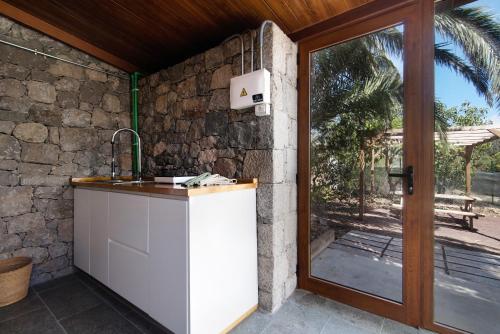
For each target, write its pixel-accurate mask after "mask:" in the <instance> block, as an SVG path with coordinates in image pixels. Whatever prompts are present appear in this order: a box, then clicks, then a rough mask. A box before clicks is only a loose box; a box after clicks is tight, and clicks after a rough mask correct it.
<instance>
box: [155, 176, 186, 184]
mask: <svg viewBox="0 0 500 334" xmlns="http://www.w3.org/2000/svg"><path fill="white" fill-rule="evenodd" d="M194 177H195V176H155V182H158V183H170V184H181V183H184V182H186V181H189V180H191V179H192V178H194Z"/></svg>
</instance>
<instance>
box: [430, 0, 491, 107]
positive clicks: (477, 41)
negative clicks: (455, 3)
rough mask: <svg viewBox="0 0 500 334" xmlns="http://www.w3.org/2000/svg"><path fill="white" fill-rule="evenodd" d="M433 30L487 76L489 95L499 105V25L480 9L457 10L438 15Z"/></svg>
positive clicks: (458, 8)
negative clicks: (453, 45) (454, 45)
mask: <svg viewBox="0 0 500 334" xmlns="http://www.w3.org/2000/svg"><path fill="white" fill-rule="evenodd" d="M435 28H436V31H437V32H438V33H439V34H440V35H441V36H442V37H443V38H445V39H448V40H450V41H452V42H453V43H454V44H456V45H457V46H459V47H460V49H461V50H462V51H463V53H464V55H465V58H466V60H467V62H468V63H469V64H470V65H471V66H472V67H474V71H475V72H476V73H480V72H482V73H484V75H486V76H487V78H488V81H489V89H490V95H491V96H493V97H494V100H495V101H496V102H497V103H500V59H499V57H500V23H498V22H497V21H496V20H495V17H494V16H493V15H492V14H491V13H489V12H487V11H485V10H484V9H482V8H478V7H475V8H463V7H457V8H453V9H450V10H446V11H443V12H440V13H437V14H436V18H435ZM488 102H489V104H490V105H491V104H492V100H491V99H490V100H489V101H488Z"/></svg>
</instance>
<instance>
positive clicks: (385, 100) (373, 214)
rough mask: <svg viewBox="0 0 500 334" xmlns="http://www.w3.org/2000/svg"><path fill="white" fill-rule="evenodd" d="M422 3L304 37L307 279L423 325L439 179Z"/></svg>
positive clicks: (302, 203)
mask: <svg viewBox="0 0 500 334" xmlns="http://www.w3.org/2000/svg"><path fill="white" fill-rule="evenodd" d="M421 6H423V5H422V3H420V2H416V3H412V4H408V5H407V6H403V7H398V8H397V9H394V10H388V11H385V12H384V13H381V14H380V15H377V16H376V17H375V18H373V17H372V18H369V19H366V20H361V21H360V22H356V23H355V24H352V25H349V26H347V27H343V28H340V29H337V30H335V31H332V32H328V33H324V34H321V35H319V36H317V37H314V38H311V39H309V40H307V41H304V42H302V43H300V44H299V48H300V75H299V79H300V101H299V109H300V114H299V285H300V287H302V288H304V289H307V290H310V291H313V292H317V293H320V294H323V295H325V296H328V297H330V298H333V299H336V300H338V301H341V302H343V303H347V304H351V305H353V306H356V307H359V308H363V309H365V310H368V311H370V312H373V313H378V314H381V315H383V316H386V317H389V318H392V319H395V320H398V321H401V322H405V323H408V324H411V325H415V326H417V325H419V324H420V307H419V306H420V304H419V302H420V285H419V282H420V279H421V277H420V275H421V273H420V249H421V248H420V240H421V235H420V233H421V231H422V229H421V228H422V226H424V225H425V222H424V221H423V218H422V216H421V215H420V214H419V213H420V212H421V211H422V209H423V208H424V207H425V203H424V201H423V199H424V198H425V196H426V195H429V194H427V192H429V189H430V187H429V185H431V184H432V183H431V181H432V180H431V179H429V178H423V177H421V176H422V175H424V174H425V172H426V171H427V172H430V173H431V175H432V170H431V168H432V165H431V163H432V159H422V157H423V156H425V154H427V155H428V154H429V153H432V146H431V145H429V144H428V147H427V150H425V149H423V142H422V140H421V139H422V138H423V137H424V136H425V130H424V127H423V124H424V120H423V118H422V115H423V110H424V109H425V111H426V112H427V113H428V114H429V115H432V105H430V107H431V108H429V104H428V103H427V105H425V99H423V97H422V93H423V90H422V87H423V85H422V84H423V82H424V81H425V80H426V79H428V78H429V77H425V76H424V74H425V71H422V70H421V66H422V65H423V64H422V63H421V61H422V60H423V59H424V57H422V53H423V52H425V50H427V49H426V48H424V41H423V36H424V34H423V20H422V17H421V16H420V15H423V10H424V9H423V7H421ZM431 42H432V41H427V43H431ZM430 80H431V84H432V78H430ZM430 196H432V193H430ZM427 197H428V196H427ZM430 210H432V208H430ZM428 226H429V225H428Z"/></svg>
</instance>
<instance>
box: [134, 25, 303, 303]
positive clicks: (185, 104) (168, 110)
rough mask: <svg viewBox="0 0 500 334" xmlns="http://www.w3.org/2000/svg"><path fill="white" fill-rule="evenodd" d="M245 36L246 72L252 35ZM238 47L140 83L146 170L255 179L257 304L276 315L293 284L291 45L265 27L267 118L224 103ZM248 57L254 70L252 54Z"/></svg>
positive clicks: (236, 69)
mask: <svg viewBox="0 0 500 334" xmlns="http://www.w3.org/2000/svg"><path fill="white" fill-rule="evenodd" d="M244 37H245V38H244V39H245V46H246V54H245V59H246V61H245V68H246V72H248V71H249V70H250V61H249V59H250V52H249V47H250V35H249V34H246V35H245V36H244ZM256 40H257V39H256ZM239 43H240V42H239V39H234V40H231V41H228V42H227V43H224V44H223V45H220V46H218V47H215V48H213V49H210V50H208V51H206V52H204V53H202V54H199V55H197V56H194V57H192V58H190V59H187V60H186V61H184V62H182V63H179V64H177V65H175V66H172V67H169V68H167V69H164V70H162V71H160V72H158V73H154V74H152V75H150V76H148V77H145V78H143V79H142V80H140V96H139V101H140V102H139V103H140V108H139V109H140V112H139V132H140V135H141V138H142V139H143V143H144V150H143V153H144V172H145V174H146V175H150V176H152V175H188V174H190V175H194V174H200V173H202V172H205V171H209V172H212V173H218V174H221V175H223V176H226V177H230V178H232V177H236V178H241V177H244V178H247V177H257V178H259V188H258V190H257V205H258V210H257V211H258V212H257V215H258V241H259V245H258V249H259V251H258V252H259V300H260V305H261V307H263V308H264V309H266V310H270V311H274V310H276V309H277V308H278V307H279V306H280V305H281V303H282V302H283V300H285V299H286V298H287V297H288V296H289V295H290V294H291V292H292V291H293V290H294V289H295V286H296V281H297V280H296V274H295V269H296V263H297V247H296V230H297V215H296V185H295V180H296V179H295V177H296V173H297V168H296V166H297V163H296V160H297V158H296V152H297V151H296V148H297V140H296V137H297V129H296V128H297V122H296V119H297V118H296V115H297V90H296V79H297V61H296V56H297V47H296V45H295V44H294V43H293V42H291V41H290V40H289V39H288V37H287V36H286V35H285V34H284V33H283V32H282V31H281V30H280V29H279V28H278V27H277V26H275V25H273V26H272V29H271V28H270V27H268V28H267V29H266V34H265V43H264V54H265V56H264V66H265V68H267V69H268V70H269V71H270V72H271V81H272V91H271V99H272V113H271V116H268V117H256V116H255V112H254V109H253V108H250V109H246V110H239V111H237V110H231V109H230V105H229V80H230V78H231V77H233V76H237V75H240V74H241V54H240V44H239ZM256 50H258V48H256ZM254 58H255V64H256V66H255V67H256V68H258V64H259V56H258V52H256V53H255V57H254Z"/></svg>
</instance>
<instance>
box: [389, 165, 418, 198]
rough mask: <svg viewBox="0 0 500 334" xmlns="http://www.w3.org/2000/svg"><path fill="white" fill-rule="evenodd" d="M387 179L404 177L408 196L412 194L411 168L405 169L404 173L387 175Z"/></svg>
mask: <svg viewBox="0 0 500 334" xmlns="http://www.w3.org/2000/svg"><path fill="white" fill-rule="evenodd" d="M389 177H406V187H407V193H408V195H411V194H413V166H408V167H406V170H405V172H404V173H401V174H400V173H389Z"/></svg>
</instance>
